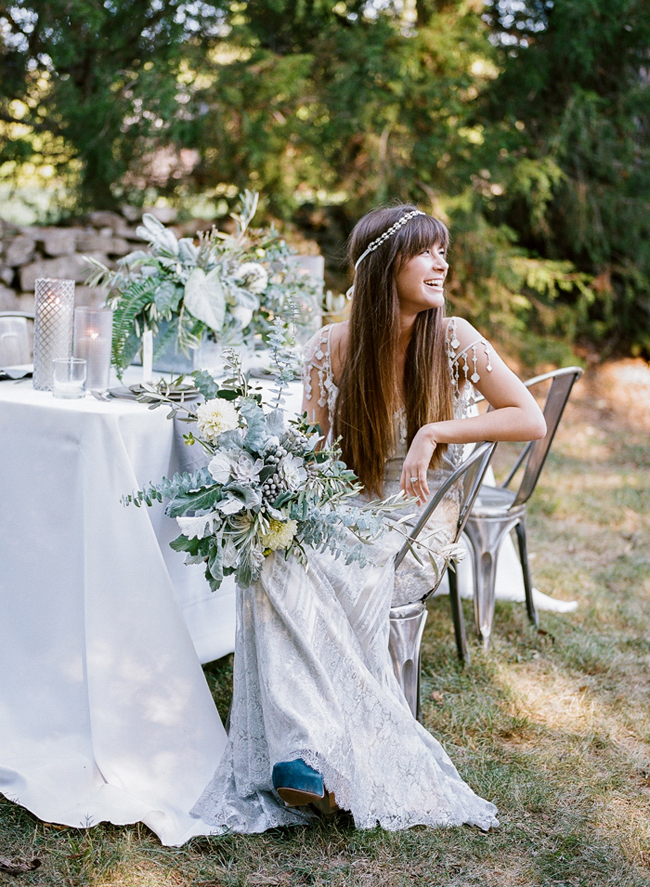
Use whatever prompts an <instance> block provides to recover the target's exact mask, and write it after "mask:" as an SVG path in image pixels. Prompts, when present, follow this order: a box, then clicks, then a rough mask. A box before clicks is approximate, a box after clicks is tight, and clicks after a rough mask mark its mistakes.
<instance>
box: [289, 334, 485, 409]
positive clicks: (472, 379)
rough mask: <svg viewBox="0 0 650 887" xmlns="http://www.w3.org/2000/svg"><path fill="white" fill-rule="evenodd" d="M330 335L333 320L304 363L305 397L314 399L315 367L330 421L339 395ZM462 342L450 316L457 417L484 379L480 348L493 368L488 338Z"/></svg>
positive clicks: (471, 404) (320, 399)
mask: <svg viewBox="0 0 650 887" xmlns="http://www.w3.org/2000/svg"><path fill="white" fill-rule="evenodd" d="M331 335H332V325H331V324H330V325H329V326H324V327H323V328H322V329H321V330H319V332H318V333H316V335H315V336H314V337H313V338H312V339H311V340H310V342H308V344H307V346H306V348H305V352H304V364H303V385H304V391H305V399H306V400H312V398H313V396H314V390H313V384H312V371H313V370H315V371H316V379H317V381H318V401H317V402H318V405H319V406H321V407H327V410H328V413H329V420H330V424H331V423H332V420H333V418H334V407H335V405H336V395H337V394H338V389H337V387H336V383H335V382H334V378H333V376H332V356H331V348H330V339H331ZM460 344H461V343H460V341H459V339H458V335H457V322H456V318H455V317H450V318H449V321H448V323H447V330H446V333H445V346H446V349H447V361H448V366H449V375H450V378H451V384H452V388H453V397H454V417H455V418H457V419H462V418H465V417H466V416H467V415H468V414H469V413H470V412H471V411H472V410H473V409H474V407H475V405H476V391H475V388H474V386H475V385H476V384H477V383H478V382H480V381H481V375H480V373H479V354H480V352H481V351H482V352H483V353H484V354H485V359H486V367H485V368H486V370H487V371H488V373H491V372H492V363H491V360H490V358H491V354H492V346H491V345H490V343H489V342H488V341H487V339H484V338H483V336H479V337H478V338H476V339H474V341H473V342H470V343H469V345H466V346H465V347H464V348H462V349H461V348H460ZM459 349H460V350H459Z"/></svg>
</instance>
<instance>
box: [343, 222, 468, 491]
mask: <svg viewBox="0 0 650 887" xmlns="http://www.w3.org/2000/svg"><path fill="white" fill-rule="evenodd" d="M415 209H416V207H414V206H410V205H406V206H394V207H390V208H387V209H377V210H373V211H372V212H370V213H368V214H367V215H365V216H364V217H363V218H362V219H361V220H360V221H359V222H358V223H357V225H356V227H355V228H354V230H353V232H352V235H351V237H350V242H349V250H348V255H349V258H350V261H351V263H352V265H353V266H354V263H355V261H356V260H357V259H358V258H359V256H361V254H362V253H363V252H364V251H365V250H366V248H367V247H368V245H369V244H370V243H371V242H372V241H373V240H376V238H377V237H379V236H380V235H381V234H383V233H384V232H385V231H386V230H387V229H388V228H390V227H391V225H393V224H394V223H395V222H397V221H398V220H399V219H401V218H402V216H403V215H404V214H405V213H408V212H412V211H413V210H415ZM448 243H449V232H448V231H447V228H446V227H445V225H444V224H443V223H442V222H441V221H439V220H438V219H435V218H433V217H432V216H425V215H418V216H415V217H414V218H412V219H410V220H409V221H408V222H407V223H406V224H405V225H403V226H402V227H401V228H400V229H399V230H398V231H396V232H395V233H394V234H393V235H392V236H391V237H389V238H388V239H387V240H386V241H384V243H382V244H381V246H380V247H379V248H378V249H376V250H375V251H374V252H371V253H370V254H369V255H367V256H366V257H365V258H364V259H363V261H362V262H361V263H360V265H359V267H358V269H357V271H356V273H355V277H354V295H353V298H352V310H351V313H350V321H349V336H348V342H347V349H346V353H345V360H344V363H343V367H342V372H341V376H340V379H339V384H338V388H339V394H338V397H337V400H336V410H335V414H334V434H335V436H339V435H340V436H341V445H342V450H343V459H344V461H345V462H346V464H347V465H348V466H349V467H350V468H352V469H353V470H354V471H355V472H356V474H357V476H358V477H359V480H360V481H361V483H362V484H363V485H364V487H365V489H366V491H367V492H368V493H369V494H370V495H381V494H382V492H383V475H384V466H385V463H386V460H387V459H388V458H389V457H390V455H391V453H392V452H393V451H394V449H395V445H396V443H397V441H396V440H395V421H394V417H395V413H396V412H397V411H398V409H399V408H400V406H401V403H400V398H399V380H398V379H397V378H396V358H397V350H398V344H399V333H400V325H399V299H398V295H397V285H396V283H395V273H396V272H398V271H399V269H400V268H401V266H402V265H403V264H404V262H407V261H408V260H409V259H411V258H412V257H413V256H416V255H419V253H421V252H423V251H424V250H426V249H428V248H430V247H432V246H437V245H439V244H442V245H443V246H444V247H445V249H446V248H447V246H448ZM443 316H444V309H443V308H430V309H429V310H428V311H422V312H420V313H419V314H418V316H417V318H416V320H415V326H414V330H413V336H412V338H411V341H410V343H409V346H408V350H407V352H406V361H405V365H404V400H405V403H404V407H405V409H406V422H407V443H408V444H409V445H410V443H411V441H412V440H413V438H414V437H415V435H416V433H417V431H418V430H419V429H420V428H421V427H422V425H425V424H427V423H428V422H438V421H442V420H444V419H451V418H452V416H453V404H452V393H451V379H450V376H449V369H448V366H447V359H446V354H445V342H444V328H443V323H442V320H443ZM445 449H446V446H445V445H443V444H439V445H438V447H437V448H436V450H435V452H434V455H433V459H432V461H431V467H436V466H437V465H438V464H439V463H440V460H441V458H442V455H443V453H444V450H445Z"/></svg>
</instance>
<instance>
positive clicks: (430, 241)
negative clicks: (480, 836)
mask: <svg viewBox="0 0 650 887" xmlns="http://www.w3.org/2000/svg"><path fill="white" fill-rule="evenodd" d="M438 245H442V246H443V247H444V250H445V253H446V252H447V250H448V249H449V231H448V230H447V226H446V225H445V224H444V223H443V222H441V221H440V219H436V218H434V217H433V216H416V217H415V218H414V219H411V220H410V222H409V223H408V225H405V226H404V228H403V229H402V230H401V231H399V232H398V235H397V241H396V247H397V250H398V252H399V255H400V264H401V263H402V262H407V261H408V260H409V259H412V258H413V256H417V255H419V254H420V253H421V252H424V250H426V249H429V248H430V247H432V246H438Z"/></svg>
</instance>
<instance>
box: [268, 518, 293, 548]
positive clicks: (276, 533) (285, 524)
mask: <svg viewBox="0 0 650 887" xmlns="http://www.w3.org/2000/svg"><path fill="white" fill-rule="evenodd" d="M297 531H298V522H297V521H295V520H288V521H279V520H275V519H274V518H271V521H270V526H269V531H268V533H265V534H264V535H263V536H262V545H263V546H264V548H270V549H271V551H281V550H282V549H284V548H288V547H289V546H290V545H291V542H292V541H293V537H294V536H295V535H296V532H297Z"/></svg>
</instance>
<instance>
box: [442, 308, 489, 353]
mask: <svg viewBox="0 0 650 887" xmlns="http://www.w3.org/2000/svg"><path fill="white" fill-rule="evenodd" d="M443 324H444V328H445V335H446V336H449V335H452V334H453V335H455V337H456V338H457V339H458V341H459V343H460V344H461V345H462V346H463V347H465V346H466V345H468V344H469V343H470V342H476V341H477V340H479V339H482V338H483V337H482V336H481V334H480V333H479V331H478V330H477V329H476V327H475V326H472V324H471V323H470V322H469V320H465V318H464V317H455V316H452V317H445V318H444V320H443Z"/></svg>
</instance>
